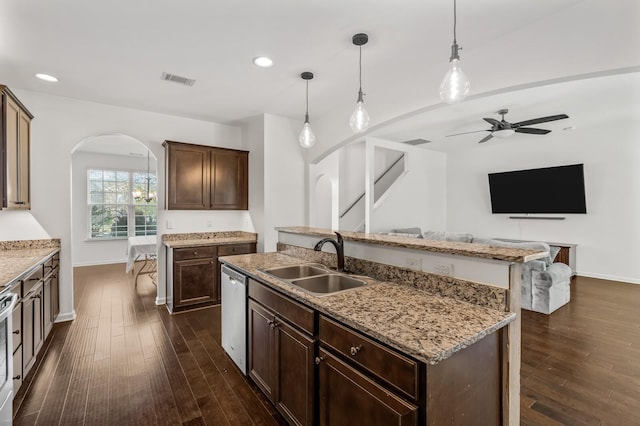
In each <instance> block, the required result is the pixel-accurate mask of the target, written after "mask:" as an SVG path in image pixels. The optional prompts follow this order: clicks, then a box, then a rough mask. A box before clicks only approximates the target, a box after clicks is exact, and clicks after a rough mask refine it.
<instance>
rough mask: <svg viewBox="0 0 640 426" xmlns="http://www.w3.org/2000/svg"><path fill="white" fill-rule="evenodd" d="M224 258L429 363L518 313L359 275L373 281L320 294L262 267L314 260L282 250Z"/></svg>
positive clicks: (477, 337) (500, 324) (509, 319)
mask: <svg viewBox="0 0 640 426" xmlns="http://www.w3.org/2000/svg"><path fill="white" fill-rule="evenodd" d="M220 261H221V262H223V263H226V264H228V265H229V266H232V267H235V268H236V269H239V270H242V271H244V272H246V273H247V274H248V275H249V276H251V277H253V278H257V279H258V280H260V281H261V282H264V283H266V284H267V285H269V286H271V287H273V288H275V289H277V290H279V291H280V292H282V293H284V294H286V295H288V296H290V297H292V298H294V299H296V300H298V301H300V302H302V303H304V304H305V305H307V306H310V307H312V308H314V309H317V310H318V311H320V312H321V313H325V314H327V315H329V316H331V317H333V318H335V319H337V320H338V321H341V322H343V323H345V324H347V325H350V326H351V327H353V328H355V329H357V330H360V331H362V332H363V333H365V334H367V335H369V336H371V337H373V338H375V339H377V340H379V341H381V342H384V343H386V344H388V345H389V346H391V347H394V348H396V349H398V350H399V351H401V352H403V353H405V354H408V355H410V356H412V357H414V358H416V359H418V360H421V361H424V362H426V363H428V364H436V363H438V362H439V361H442V360H443V359H446V358H448V357H450V356H451V355H453V354H454V353H455V352H457V351H459V350H461V349H463V348H465V347H467V346H470V345H471V344H473V343H475V342H477V341H478V340H480V339H481V338H483V337H484V336H486V335H488V334H491V333H493V332H494V331H496V330H498V329H500V328H502V327H504V326H505V325H507V324H509V323H510V322H512V321H513V320H515V317H516V314H515V313H511V312H502V311H498V310H493V309H489V308H484V307H481V306H477V305H473V304H470V303H466V302H461V301H457V300H455V299H452V298H448V297H442V296H436V295H433V294H430V293H427V292H425V291H422V290H418V289H415V288H413V287H411V286H408V285H401V284H394V283H387V282H379V281H375V280H373V279H371V278H368V277H357V278H362V279H363V280H364V281H367V282H368V284H369V285H367V286H364V287H359V288H357V289H353V290H349V291H346V292H342V293H336V294H333V295H329V296H322V297H316V296H313V295H311V294H309V293H306V292H304V291H302V290H298V289H296V288H295V287H294V286H292V285H289V284H287V283H286V282H283V281H280V280H279V279H277V278H274V277H272V276H271V275H268V274H266V273H264V272H262V271H260V269H266V268H273V267H278V266H287V265H295V264H301V263H308V262H305V261H303V260H301V259H298V258H295V257H291V256H288V255H285V254H282V253H258V254H246V255H238V256H225V257H221V258H220Z"/></svg>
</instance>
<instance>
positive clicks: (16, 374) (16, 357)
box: [13, 346, 24, 395]
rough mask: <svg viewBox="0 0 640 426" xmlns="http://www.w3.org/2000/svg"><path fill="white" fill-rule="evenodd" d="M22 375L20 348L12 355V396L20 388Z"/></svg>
mask: <svg viewBox="0 0 640 426" xmlns="http://www.w3.org/2000/svg"><path fill="white" fill-rule="evenodd" d="M23 380H24V375H23V374H22V346H20V347H19V348H18V349H17V350H16V351H15V352H14V353H13V394H14V395H15V394H17V393H18V389H20V386H22V381H23Z"/></svg>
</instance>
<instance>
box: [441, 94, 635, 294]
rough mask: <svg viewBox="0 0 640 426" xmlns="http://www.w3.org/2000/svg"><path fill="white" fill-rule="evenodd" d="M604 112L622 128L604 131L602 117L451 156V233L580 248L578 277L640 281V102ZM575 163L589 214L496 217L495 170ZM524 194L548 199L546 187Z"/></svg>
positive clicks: (449, 209)
mask: <svg viewBox="0 0 640 426" xmlns="http://www.w3.org/2000/svg"><path fill="white" fill-rule="evenodd" d="M623 96H625V95H623ZM626 96H629V97H630V98H633V97H634V95H633V93H629V94H627V95H626ZM630 101H632V99H630ZM602 114H618V115H619V116H620V120H619V123H618V125H616V126H613V127H603V126H599V125H598V121H599V119H600V117H598V116H595V117H594V119H593V120H592V121H591V122H590V124H589V125H587V126H584V127H582V128H578V129H576V130H574V131H556V132H553V133H550V134H549V135H546V136H544V137H540V138H538V139H533V137H529V138H524V139H523V138H517V137H512V138H510V139H505V140H501V141H499V140H496V141H495V142H496V143H492V144H483V145H484V146H479V147H478V148H476V149H473V150H471V151H466V152H458V153H452V154H449V156H448V170H447V171H448V173H447V180H448V188H447V192H448V204H447V211H448V230H450V231H461V232H470V233H473V234H474V235H475V236H479V237H505V238H514V239H524V240H539V241H552V242H566V243H575V244H578V247H577V273H578V275H584V276H593V277H599V278H605V279H613V280H621V281H627V282H635V283H640V263H639V262H638V259H640V242H639V238H640V219H639V218H640V144H639V143H638V141H639V140H640V125H638V121H637V119H636V120H634V119H631V117H634V116H635V117H638V116H640V115H639V114H640V105H639V104H638V102H637V98H636V100H635V106H634V105H631V104H630V106H629V110H625V111H610V112H606V111H603V112H601V113H600V115H602ZM515 136H518V135H515ZM574 163H584V170H585V187H586V200H587V214H586V215H578V214H573V215H560V216H565V217H566V220H562V221H553V220H513V219H508V215H499V214H495V215H494V214H491V205H490V200H489V187H488V178H487V174H488V173H491V172H499V171H508V170H518V169H527V168H537V167H548V166H557V165H564V164H574ZM558 185H562V183H561V182H559V183H558ZM523 191H530V192H531V197H544V193H545V188H523ZM554 216H556V215H554Z"/></svg>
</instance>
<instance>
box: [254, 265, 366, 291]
mask: <svg viewBox="0 0 640 426" xmlns="http://www.w3.org/2000/svg"><path fill="white" fill-rule="evenodd" d="M263 272H265V273H267V274H269V275H271V276H273V277H275V278H278V279H280V280H281V281H284V282H286V283H288V284H290V285H292V286H294V287H296V288H298V289H300V290H303V291H305V292H307V293H310V294H312V295H314V296H328V295H330V294H335V293H338V292H342V291H347V290H352V289H356V288H358V287H362V286H365V285H367V283H366V282H364V281H361V280H357V279H354V278H351V277H349V276H346V275H343V274H340V273H337V272H335V271H333V270H331V269H327V268H326V267H325V266H324V265H321V264H318V263H307V264H303V265H293V266H282V267H278V268H269V269H264V270H263Z"/></svg>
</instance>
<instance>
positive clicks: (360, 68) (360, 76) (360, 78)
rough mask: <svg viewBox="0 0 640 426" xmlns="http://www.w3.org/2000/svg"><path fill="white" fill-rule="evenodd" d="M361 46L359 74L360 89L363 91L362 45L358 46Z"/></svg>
mask: <svg viewBox="0 0 640 426" xmlns="http://www.w3.org/2000/svg"><path fill="white" fill-rule="evenodd" d="M358 47H359V48H360V60H359V63H358V75H359V82H360V89H359V91H360V92H362V45H360V46H358Z"/></svg>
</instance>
